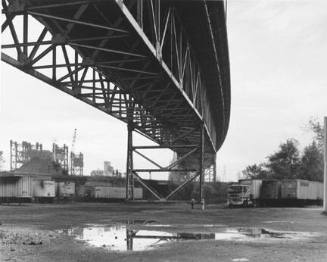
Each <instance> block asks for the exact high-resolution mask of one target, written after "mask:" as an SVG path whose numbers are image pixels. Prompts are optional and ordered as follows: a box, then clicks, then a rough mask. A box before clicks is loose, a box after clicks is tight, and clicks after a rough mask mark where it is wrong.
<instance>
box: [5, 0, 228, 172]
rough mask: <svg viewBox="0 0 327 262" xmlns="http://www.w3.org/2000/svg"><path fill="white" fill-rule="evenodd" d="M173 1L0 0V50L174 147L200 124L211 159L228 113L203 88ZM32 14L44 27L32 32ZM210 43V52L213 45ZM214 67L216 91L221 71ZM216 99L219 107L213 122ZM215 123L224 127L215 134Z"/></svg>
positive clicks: (191, 140) (194, 137)
mask: <svg viewBox="0 0 327 262" xmlns="http://www.w3.org/2000/svg"><path fill="white" fill-rule="evenodd" d="M175 2H179V1H168V0H166V1H165V0H130V1H122V0H109V1H103V0H84V1H78V0H71V1H63V0H59V1H58V0H43V1H40V0H26V1H21V0H9V1H8V0H7V1H6V0H2V5H3V14H4V15H5V17H6V19H5V21H4V23H3V25H2V32H6V31H7V32H9V34H10V35H11V37H12V42H11V43H2V53H1V58H2V60H3V61H4V62H6V63H8V64H10V65H12V66H14V67H17V68H18V69H20V70H22V71H24V72H26V73H28V74H30V75H33V76H34V77H36V78H38V79H40V80H42V81H44V82H46V83H48V84H49V85H52V86H54V87H55V88H57V89H60V90H62V91H64V92H66V93H68V94H70V95H72V96H74V97H75V98H77V99H79V100H82V101H84V102H86V103H88V104H90V105H92V106H94V107H96V108H97V109H99V110H102V111H103V112H105V113H107V114H110V115H112V116H114V117H116V118H118V119H120V120H122V121H124V122H126V123H132V125H133V129H134V130H135V131H137V132H139V133H141V134H142V135H144V136H146V137H148V138H149V139H151V140H152V141H154V142H156V143H158V144H159V145H162V146H165V147H168V148H171V149H173V150H174V151H176V152H177V153H179V154H185V153H187V150H186V149H185V148H183V147H181V148H178V147H175V146H174V145H176V144H184V145H186V144H189V145H194V144H196V145H198V144H200V140H201V132H200V131H199V130H200V129H199V127H200V126H202V125H203V127H204V131H205V132H204V156H205V161H204V165H205V166H209V165H210V164H211V163H212V157H211V156H212V154H214V153H215V151H216V150H218V148H219V147H220V145H221V143H222V140H223V139H220V140H219V141H218V139H217V137H222V136H223V138H224V136H225V135H224V134H225V133H226V130H227V125H228V123H227V122H228V121H227V120H226V119H229V114H228V115H226V114H225V111H226V110H227V109H225V108H223V107H222V106H224V104H226V101H225V100H224V97H223V95H221V94H220V96H221V103H220V104H219V105H218V104H217V105H213V103H212V101H211V96H215V95H216V94H212V93H210V92H209V91H208V90H210V89H208V88H207V86H206V83H207V82H208V81H209V80H208V81H206V79H204V77H203V75H206V74H205V73H203V70H206V68H201V64H200V63H199V61H198V56H197V53H200V51H199V50H195V48H194V47H193V46H192V42H191V40H190V39H191V38H190V37H189V36H188V34H187V30H186V29H185V25H184V24H183V17H182V16H181V14H180V13H181V8H180V6H178V5H180V3H179V4H176V3H175ZM195 2H197V1H195ZM198 2H199V3H198V4H197V5H195V7H197V6H198V7H199V8H201V10H202V12H203V14H204V15H205V14H206V15H207V17H206V18H205V19H204V21H206V22H208V25H209V26H208V25H207V27H206V28H207V29H209V30H208V35H210V36H211V37H213V34H214V32H213V31H212V28H211V26H212V25H211V24H210V14H209V11H210V10H209V11H208V6H207V4H206V1H198ZM201 10H200V11H201ZM203 10H204V11H203ZM194 11H196V9H194ZM200 11H199V12H200ZM204 15H203V16H204ZM207 19H208V21H207ZM16 20H20V23H21V24H20V28H19V29H18V28H17V24H16V23H15V21H16ZM30 21H32V22H33V24H35V21H37V22H38V24H39V26H41V27H42V30H40V33H39V35H38V36H37V37H36V38H35V39H31V37H30V35H31V31H33V30H34V28H33V27H31V26H30ZM18 31H20V32H18ZM19 33H20V35H19ZM211 40H212V38H211ZM221 41H224V39H222V40H221ZM208 45H210V46H211V44H210V43H209V44H208ZM7 50H9V51H10V52H9V53H7ZM212 50H213V51H214V52H213V54H214V55H213V56H215V57H216V56H217V53H219V52H217V50H216V49H215V48H212ZM218 51H219V50H218ZM216 58H217V57H216ZM208 59H209V58H208ZM227 67H228V66H227ZM217 68H218V71H217V72H218V73H217V79H218V80H217V81H218V82H217V83H220V85H221V86H220V89H219V90H220V91H219V90H217V93H219V92H220V93H221V92H222V91H221V90H223V89H222V87H223V83H222V82H223V81H222V76H221V74H222V72H220V71H219V65H218V66H217ZM216 107H219V108H222V111H224V112H223V113H222V115H223V117H222V118H221V119H222V120H220V122H219V123H217V120H216V119H215V116H216V114H215V112H213V111H215V110H216ZM228 107H229V106H228ZM228 110H229V108H228ZM228 110H227V111H228ZM219 125H221V126H222V128H221V129H222V130H223V131H221V132H222V133H223V135H221V134H219V135H218V134H217V127H218V126H219ZM206 160H208V161H206Z"/></svg>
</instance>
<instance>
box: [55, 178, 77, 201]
mask: <svg viewBox="0 0 327 262" xmlns="http://www.w3.org/2000/svg"><path fill="white" fill-rule="evenodd" d="M74 196H75V182H71V181H65V182H57V197H58V198H59V199H72V198H73V197H74Z"/></svg>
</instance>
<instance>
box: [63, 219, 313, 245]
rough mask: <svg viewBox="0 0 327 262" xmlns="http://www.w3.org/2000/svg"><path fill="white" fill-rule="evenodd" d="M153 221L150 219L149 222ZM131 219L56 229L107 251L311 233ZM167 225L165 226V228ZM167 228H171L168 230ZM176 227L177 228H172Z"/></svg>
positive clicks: (266, 238)
mask: <svg viewBox="0 0 327 262" xmlns="http://www.w3.org/2000/svg"><path fill="white" fill-rule="evenodd" d="M152 223H153V222H152ZM136 224H137V223H135V221H133V222H132V223H131V222H128V223H126V224H122V223H118V224H115V225H108V226H104V225H86V226H84V227H73V228H69V229H62V230H58V232H59V233H64V234H67V235H69V236H73V237H74V238H75V239H76V240H82V241H85V242H86V243H88V244H89V245H91V246H94V247H103V248H105V249H107V250H109V251H142V250H150V249H154V248H157V247H159V246H160V245H162V244H165V243H168V242H172V241H186V240H224V241H251V240H252V241H253V240H254V241H256V240H260V241H261V240H268V241H269V240H271V241H274V240H276V239H280V240H281V239H285V240H296V239H305V238H308V237H311V236H312V235H310V234H309V233H303V232H279V231H273V230H269V229H264V228H256V227H251V228H225V227H224V228H222V227H219V226H218V227H214V226H212V228H211V227H210V230H211V231H214V232H201V229H199V228H203V229H202V230H203V231H206V229H208V227H206V225H204V226H203V227H202V226H201V225H197V226H196V227H195V228H197V231H196V232H189V229H190V228H187V230H186V232H173V231H175V230H171V229H173V228H174V229H177V228H178V227H177V226H176V225H175V226H171V225H162V224H158V225H157V226H156V227H153V225H152V224H151V225H146V223H145V222H142V223H139V224H141V226H140V227H138V226H136ZM167 227H169V230H168V229H167ZM170 231H171V232H170ZM176 231H178V230H176Z"/></svg>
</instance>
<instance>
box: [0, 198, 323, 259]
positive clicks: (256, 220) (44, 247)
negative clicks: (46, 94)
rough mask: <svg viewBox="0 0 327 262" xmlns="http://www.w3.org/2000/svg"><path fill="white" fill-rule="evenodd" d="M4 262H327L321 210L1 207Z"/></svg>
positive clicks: (119, 205)
mask: <svg viewBox="0 0 327 262" xmlns="http://www.w3.org/2000/svg"><path fill="white" fill-rule="evenodd" d="M0 221H1V223H2V225H0V261H17V262H19V261H42V262H43V261H45V262H53V261H56V262H58V261H79V262H80V261H100V262H101V261H151V262H152V261H162V262H164V261H165V262H166V261H182V262H183V261H229V262H230V261H258V262H259V261H260V262H262V261H268V262H270V261H278V262H283V261H319V262H322V261H324V262H325V261H327V217H326V216H322V215H321V210H320V209H319V208H315V207H311V208H258V209H254V208H247V209H233V210H230V209H223V208H222V207H220V206H209V207H208V209H207V210H205V211H201V210H200V207H197V209H195V210H191V209H190V207H189V205H184V204H176V205H162V204H161V205H153V204H152V205H147V204H132V203H130V204H122V203H116V204H96V203H73V204H65V205H56V204H53V205H49V204H45V205H37V204H27V205H24V206H20V207H19V206H0Z"/></svg>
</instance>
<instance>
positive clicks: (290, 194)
mask: <svg viewBox="0 0 327 262" xmlns="http://www.w3.org/2000/svg"><path fill="white" fill-rule="evenodd" d="M322 199H323V184H322V183H320V182H316V181H308V180H302V179H285V180H277V179H265V180H259V179H254V180H251V179H245V180H239V182H238V183H233V184H231V185H230V186H229V188H228V194H227V205H228V206H229V207H232V206H266V205H268V206H274V205H279V206H281V205H305V204H321V203H322Z"/></svg>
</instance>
